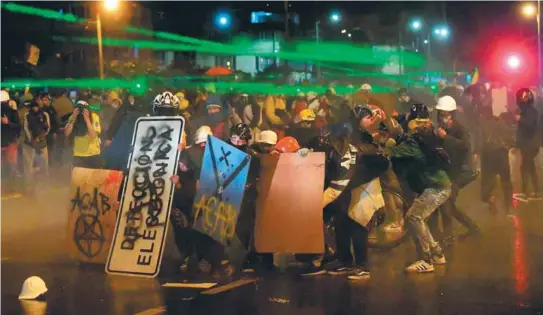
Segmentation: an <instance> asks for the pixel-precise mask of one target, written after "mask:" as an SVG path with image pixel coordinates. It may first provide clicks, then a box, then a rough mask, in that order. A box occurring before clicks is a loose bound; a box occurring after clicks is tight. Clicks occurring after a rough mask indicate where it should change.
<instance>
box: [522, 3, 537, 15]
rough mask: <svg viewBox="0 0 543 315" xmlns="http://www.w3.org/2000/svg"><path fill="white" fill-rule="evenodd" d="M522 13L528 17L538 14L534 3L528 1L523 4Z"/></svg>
mask: <svg viewBox="0 0 543 315" xmlns="http://www.w3.org/2000/svg"><path fill="white" fill-rule="evenodd" d="M522 14H523V15H524V16H526V17H533V16H534V15H536V14H537V8H536V7H535V5H533V4H532V3H526V4H524V5H523V6H522Z"/></svg>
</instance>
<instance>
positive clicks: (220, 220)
mask: <svg viewBox="0 0 543 315" xmlns="http://www.w3.org/2000/svg"><path fill="white" fill-rule="evenodd" d="M250 162H251V157H250V156H249V155H248V154H246V153H244V152H242V151H240V150H238V149H236V148H235V147H233V146H231V145H229V144H227V143H226V142H223V141H221V140H219V139H218V138H215V137H212V136H209V137H208V139H207V144H206V148H205V152H204V158H203V161H202V171H201V173H200V188H199V190H198V193H197V194H196V199H195V201H194V206H193V209H194V214H195V215H194V229H195V230H197V231H200V232H202V233H204V234H206V235H209V236H210V237H211V238H213V239H215V240H216V241H218V242H219V243H221V244H223V245H226V246H230V244H231V242H232V240H233V239H234V235H235V232H236V223H237V220H238V215H239V212H240V209H241V204H242V201H243V195H244V192H245V183H246V182H247V175H248V173H249V164H250Z"/></svg>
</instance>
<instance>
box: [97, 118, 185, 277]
mask: <svg viewBox="0 0 543 315" xmlns="http://www.w3.org/2000/svg"><path fill="white" fill-rule="evenodd" d="M184 125H185V121H184V119H183V118H182V117H179V116H176V117H142V118H139V119H138V120H137V122H136V128H135V129H134V136H133V138H132V145H133V148H134V149H133V151H132V153H131V154H130V158H129V162H128V176H127V179H126V181H125V183H124V188H123V195H122V200H121V211H120V213H119V216H118V218H117V225H116V229H115V237H114V238H113V243H112V244H111V250H110V252H109V258H108V261H107V264H106V272H107V273H112V274H121V275H133V276H143V277H156V276H157V275H158V273H159V271H160V265H161V262H162V254H163V251H164V243H165V239H166V235H167V229H168V225H169V219H170V211H171V206H172V204H171V203H172V198H173V193H174V185H173V183H172V182H171V181H170V177H171V176H172V175H174V174H176V173H177V166H178V163H179V151H178V150H177V147H178V145H179V143H180V142H181V134H182V133H183V128H184Z"/></svg>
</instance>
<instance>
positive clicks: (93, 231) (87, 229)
mask: <svg viewBox="0 0 543 315" xmlns="http://www.w3.org/2000/svg"><path fill="white" fill-rule="evenodd" d="M74 241H75V244H76V246H77V248H78V249H79V251H80V252H81V253H82V254H83V255H85V256H86V257H88V258H93V257H95V256H96V255H98V254H99V253H100V251H101V250H102V246H103V245H104V230H103V228H102V224H101V223H100V220H98V217H97V216H93V215H88V214H81V215H80V216H79V217H78V218H77V220H76V222H75V228H74Z"/></svg>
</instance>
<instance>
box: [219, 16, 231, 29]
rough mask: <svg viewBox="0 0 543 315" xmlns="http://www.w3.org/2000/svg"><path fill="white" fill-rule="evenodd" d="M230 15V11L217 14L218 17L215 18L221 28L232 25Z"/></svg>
mask: <svg viewBox="0 0 543 315" xmlns="http://www.w3.org/2000/svg"><path fill="white" fill-rule="evenodd" d="M230 20H231V18H230V15H229V14H228V13H220V14H218V15H217V18H216V20H215V24H217V26H218V27H219V28H223V29H224V28H228V27H229V26H230Z"/></svg>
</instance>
